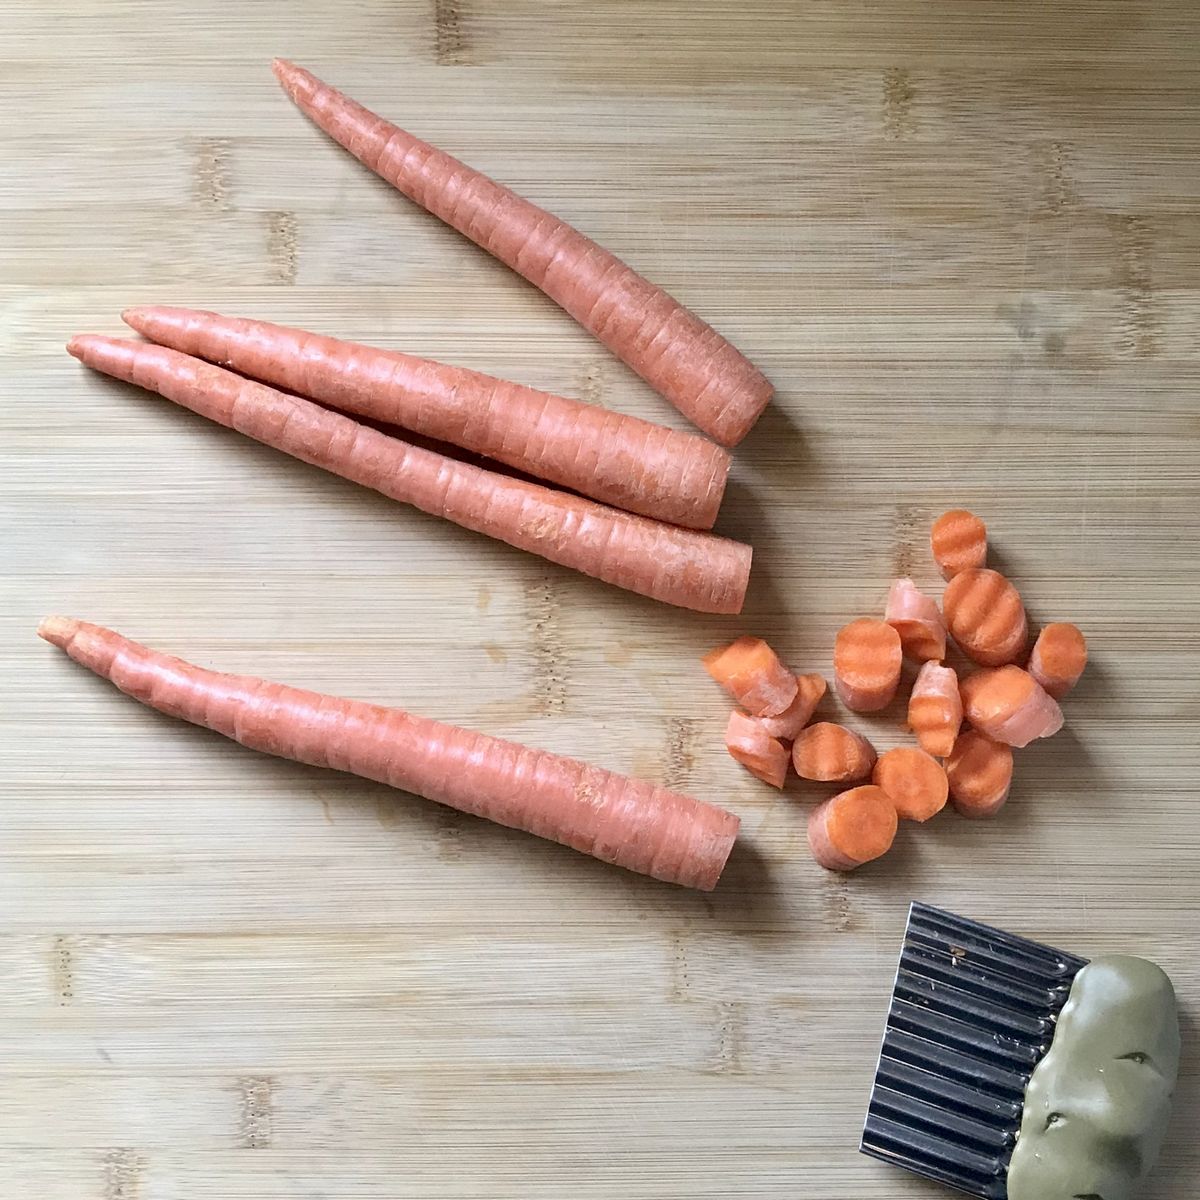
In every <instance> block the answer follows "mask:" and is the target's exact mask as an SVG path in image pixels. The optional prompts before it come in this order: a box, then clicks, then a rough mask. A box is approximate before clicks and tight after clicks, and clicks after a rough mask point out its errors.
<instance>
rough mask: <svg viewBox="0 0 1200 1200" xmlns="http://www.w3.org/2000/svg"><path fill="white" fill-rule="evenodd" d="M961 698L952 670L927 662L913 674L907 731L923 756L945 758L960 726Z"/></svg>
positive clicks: (961, 715) (952, 747)
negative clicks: (915, 676) (915, 675)
mask: <svg viewBox="0 0 1200 1200" xmlns="http://www.w3.org/2000/svg"><path fill="white" fill-rule="evenodd" d="M962 720H963V708H962V695H961V694H960V693H959V690H958V676H957V675H956V674H955V672H954V668H953V667H943V666H942V665H941V664H940V663H935V662H927V663H926V664H925V665H924V666H923V667H922V668H921V669H920V671H919V672H918V673H917V678H916V681H915V682H914V683H913V689H912V694H911V695H910V696H909V699H908V727H909V728H910V729H911V730H912V731H913V733H915V734H916V735H917V743H918V745H920V747H921V749H922V750H924V751H925V752H926V754H934V755H936V756H937V757H938V758H945V757H946V755H947V754H949V753H950V751H951V750H953V749H954V739H955V738H956V737H958V731H959V728H960V727H961V725H962Z"/></svg>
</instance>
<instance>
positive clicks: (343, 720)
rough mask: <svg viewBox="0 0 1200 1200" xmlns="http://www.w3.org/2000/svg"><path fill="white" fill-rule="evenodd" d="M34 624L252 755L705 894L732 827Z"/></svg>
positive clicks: (277, 687)
mask: <svg viewBox="0 0 1200 1200" xmlns="http://www.w3.org/2000/svg"><path fill="white" fill-rule="evenodd" d="M38 633H39V634H40V636H41V637H43V638H45V640H46V641H48V642H50V643H52V644H53V645H55V646H58V647H59V648H60V649H62V650H65V651H66V653H67V654H69V655H70V656H71V657H72V658H73V659H75V661H76V662H79V663H82V664H83V665H84V666H85V667H87V668H88V669H89V670H91V671H94V672H95V673H96V674H97V675H99V676H101V677H102V678H104V679H107V680H109V681H110V682H111V683H113V684H115V685H116V687H118V688H120V690H121V691H123V692H126V693H128V694H129V695H130V696H133V697H134V698H135V699H137V700H140V701H141V702H142V703H143V704H145V705H147V706H149V707H150V708H156V709H158V710H159V711H160V712H164V713H168V714H169V715H171V716H173V717H180V718H182V719H183V720H185V721H190V722H191V723H192V724H193V725H202V726H204V727H205V728H206V729H212V730H215V731H216V732H217V733H221V734H224V736H225V737H228V738H232V739H233V740H234V741H235V742H240V743H241V744H242V745H243V746H248V747H250V748H251V749H252V750H261V751H263V752H265V753H267V754H274V755H277V756H279V757H280V758H291V759H295V760H296V761H297V762H302V763H309V764H311V765H313V766H318V767H330V768H332V769H334V770H337V771H346V772H348V773H350V774H353V775H361V776H362V777H363V778H364V779H373V780H376V781H378V782H380V783H387V784H390V785H391V786H392V787H397V788H402V789H404V790H405V791H409V792H416V793H417V794H418V795H421V796H424V797H426V798H427V799H429V800H436V801H437V802H438V803H440V804H446V805H449V806H450V807H451V808H456V809H459V810H460V811H462V812H467V813H472V814H474V815H475V816H479V817H485V818H486V819H488V820H490V821H495V822H497V823H498V824H500V825H507V826H510V827H511V828H514V829H523V830H525V831H526V832H528V833H533V834H536V835H537V836H538V837H543V838H547V839H549V840H550V841H553V842H560V843H562V845H564V846H570V847H571V848H572V849H574V850H579V851H581V852H582V853H584V854H590V855H592V856H593V857H594V858H599V859H601V860H603V861H604V862H609V863H615V864H616V865H617V866H621V867H625V868H627V869H628V870H630V871H637V872H639V873H640V874H643V875H651V876H653V877H654V878H655V879H662V880H665V881H667V882H669V883H678V884H682V885H683V886H685V887H694V888H700V889H702V890H704V891H708V890H710V889H711V888H713V887H714V886H715V885H716V882H717V878H718V877H719V876H720V874H721V869H722V868H723V867H724V865H725V860H726V859H727V858H728V857H729V852H730V850H731V849H732V848H733V842H734V839H735V837H736V836H737V830H738V819H737V817H735V816H734V815H733V814H732V813H728V812H725V811H724V810H723V809H719V808H716V807H714V806H712V805H709V804H702V803H700V802H699V801H697V800H693V799H692V798H691V797H690V796H683V795H680V794H679V793H677V792H672V791H669V790H667V789H666V788H662V787H657V786H655V785H654V784H651V783H645V782H642V781H640V780H636V779H627V778H625V777H624V776H621V775H616V774H613V773H612V772H610V771H605V770H602V769H601V768H600V767H593V766H589V765H587V764H586V763H582V762H577V761H576V760H574V759H570V758H563V757H561V756H560V755H557V754H549V753H547V752H545V751H541V750H531V749H529V748H528V747H525V746H519V745H517V744H515V743H513V742H506V741H502V740H501V739H499V738H492V737H488V736H486V735H485V734H482V733H475V732H473V731H471V730H467V729H458V728H456V727H455V726H453V725H444V724H442V723H441V722H439V721H431V720H428V719H427V718H425V717H418V716H414V715H412V714H411V713H407V712H404V711H402V710H401V709H396V708H383V707H381V706H380V705H377V704H367V703H364V702H362V701H358V700H345V699H342V698H340V697H334V696H324V695H321V694H320V693H318V692H309V691H304V690H302V689H300V688H293V687H288V686H286V685H284V684H280V683H271V682H268V681H267V680H263V679H255V678H252V677H250V676H245V675H227V674H222V673H219V672H216V671H208V670H205V669H204V668H202V667H197V666H193V665H192V664H191V663H187V662H184V661H183V660H182V659H178V658H172V657H169V656H168V655H165V654H161V653H159V652H158V651H155V650H151V649H149V648H147V647H146V646H142V645H139V644H138V643H137V642H133V641H130V640H129V639H127V638H124V637H122V636H121V635H120V634H117V633H114V632H113V631H112V630H109V629H104V628H102V627H101V626H99V625H91V624H89V623H87V622H84V621H76V620H72V619H71V618H68V617H49V618H47V619H46V620H45V621H43V622H42V625H41V627H40V628H39V629H38Z"/></svg>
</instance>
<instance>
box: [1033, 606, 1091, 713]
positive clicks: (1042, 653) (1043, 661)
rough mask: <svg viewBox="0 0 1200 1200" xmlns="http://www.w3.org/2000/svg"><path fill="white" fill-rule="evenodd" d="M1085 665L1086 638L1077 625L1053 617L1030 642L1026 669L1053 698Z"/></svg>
mask: <svg viewBox="0 0 1200 1200" xmlns="http://www.w3.org/2000/svg"><path fill="white" fill-rule="evenodd" d="M1086 666H1087V641H1086V640H1085V638H1084V636H1083V634H1082V633H1081V632H1080V631H1079V627H1078V626H1077V625H1072V624H1070V622H1068V621H1057V622H1055V623H1054V624H1053V625H1047V626H1046V628H1045V629H1043V630H1042V632H1041V633H1039V634H1038V636H1037V641H1035V642H1034V643H1033V653H1032V654H1031V655H1030V657H1029V673H1030V675H1032V676H1033V677H1034V679H1036V680H1037V681H1038V683H1040V684H1041V685H1042V687H1043V688H1045V689H1046V691H1047V692H1048V693H1049V694H1050V695H1051V696H1053V697H1054V699H1055V700H1061V699H1062V698H1063V697H1064V696H1065V695H1066V694H1067V693H1068V692H1069V691H1070V690H1071V689H1072V688H1073V687H1074V686H1075V685H1076V684H1077V683H1078V682H1079V677H1080V676H1081V675H1082V674H1083V669H1084V667H1086Z"/></svg>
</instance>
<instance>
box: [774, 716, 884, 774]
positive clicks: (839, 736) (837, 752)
mask: <svg viewBox="0 0 1200 1200" xmlns="http://www.w3.org/2000/svg"><path fill="white" fill-rule="evenodd" d="M792 765H793V766H794V767H795V768H796V774H797V775H799V776H800V778H801V779H813V780H816V781H818V782H820V783H853V782H854V781H855V780H858V779H866V778H867V777H868V776H869V775H870V774H871V768H872V767H873V766H874V765H875V747H874V746H872V745H871V743H870V742H868V741H867V739H866V738H865V737H860V736H859V735H858V734H857V733H855V732H853V730H850V729H847V728H846V727H845V726H844V725H835V724H834V723H833V722H832V721H818V722H817V724H816V725H810V726H809V727H808V728H807V729H803V730H801V731H800V734H799V736H798V737H797V738H796V741H795V744H794V745H793V746H792Z"/></svg>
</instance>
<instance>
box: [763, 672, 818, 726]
mask: <svg viewBox="0 0 1200 1200" xmlns="http://www.w3.org/2000/svg"><path fill="white" fill-rule="evenodd" d="M826 687H827V684H826V683H825V680H824V679H822V678H821V676H820V675H797V676H796V698H795V700H793V701H792V702H791V704H789V705H788V706H787V708H785V709H784V710H783V712H781V713H780V714H779V715H778V716H775V717H760V718H759V720H760V721H761V722H762V726H763V728H764V729H765V730H766V731H767V732H768V733H769V734H770V735H771V736H772V737H776V738H783V739H784V740H785V741H789V742H790V741H792V739H793V738H795V737H796V736H797V734H799V732H800V730H802V729H803V728H804V726H805V725H807V724H808V723H809V721H811V720H812V715H813V713H814V712H816V709H817V705H818V704H820V702H821V698H822V697H823V696H824V695H825V689H826Z"/></svg>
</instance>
